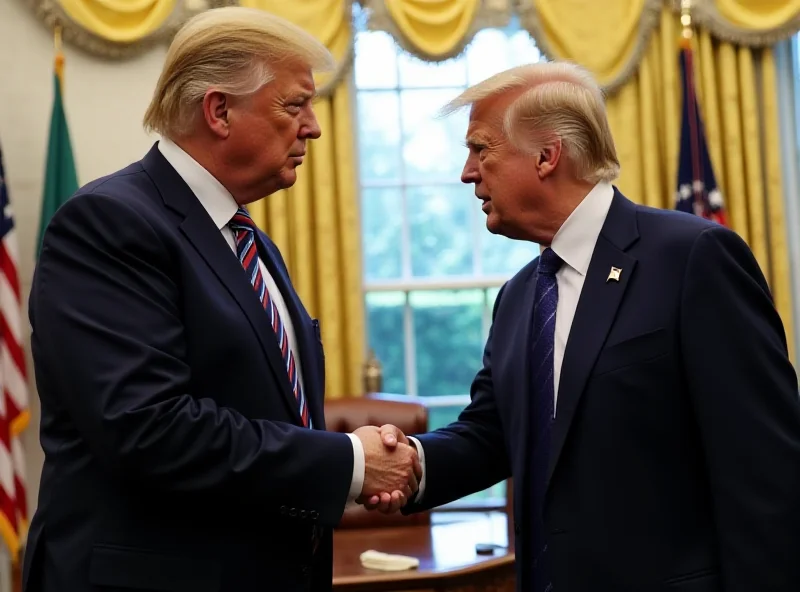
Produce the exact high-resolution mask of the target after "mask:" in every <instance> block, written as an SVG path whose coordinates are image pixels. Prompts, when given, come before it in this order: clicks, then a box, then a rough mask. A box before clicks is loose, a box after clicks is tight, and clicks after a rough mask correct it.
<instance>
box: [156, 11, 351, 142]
mask: <svg viewBox="0 0 800 592" xmlns="http://www.w3.org/2000/svg"><path fill="white" fill-rule="evenodd" d="M286 59H297V60H299V61H301V62H302V63H305V64H307V65H308V67H309V68H311V69H312V71H330V70H332V69H333V68H334V65H335V64H334V60H333V56H331V53H330V52H329V51H328V50H327V48H326V47H325V46H324V45H323V44H322V43H320V42H319V41H317V39H316V38H314V37H313V36H312V35H311V34H310V33H307V32H306V31H304V30H303V29H301V28H300V27H298V26H296V25H294V24H292V23H290V22H289V21H287V20H285V19H282V18H280V17H277V16H275V15H273V14H270V13H268V12H265V11H263V10H257V9H253V8H244V7H240V6H228V7H224V8H215V9H212V10H207V11H204V12H202V13H200V14H198V15H197V16H195V17H193V18H192V19H190V20H189V21H188V22H187V23H186V24H185V25H184V26H183V27H182V28H181V29H180V31H178V33H177V34H176V35H175V38H174V39H173V41H172V44H171V45H170V47H169V51H168V52H167V57H166V60H165V62H164V68H163V70H162V72H161V76H160V77H159V79H158V83H157V84H156V89H155V92H154V94H153V99H152V101H151V102H150V106H149V107H148V108H147V112H146V113H145V116H144V128H145V130H146V131H154V132H157V133H159V134H161V135H162V136H166V137H174V136H178V135H181V134H183V133H186V132H188V131H190V129H191V126H192V123H193V119H194V118H195V116H196V114H197V107H198V106H199V105H200V104H201V103H202V100H203V97H204V96H205V94H206V92H207V91H208V90H209V89H215V90H218V91H220V92H223V93H227V94H231V95H239V96H242V95H248V94H252V93H254V92H256V91H257V90H258V89H260V88H261V87H262V86H264V85H265V84H267V83H268V82H270V81H271V80H272V79H273V78H274V73H273V70H272V68H271V66H272V65H275V64H277V63H278V62H280V61H282V60H286Z"/></svg>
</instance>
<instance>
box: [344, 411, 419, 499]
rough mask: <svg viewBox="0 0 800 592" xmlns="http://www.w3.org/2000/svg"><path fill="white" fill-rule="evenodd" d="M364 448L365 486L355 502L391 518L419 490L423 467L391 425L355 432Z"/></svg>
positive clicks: (400, 433) (407, 442) (365, 428)
mask: <svg viewBox="0 0 800 592" xmlns="http://www.w3.org/2000/svg"><path fill="white" fill-rule="evenodd" d="M353 434H354V435H356V436H358V438H359V439H360V440H361V444H362V445H363V447H364V461H365V470H364V486H363V487H362V488H361V495H360V496H359V497H358V499H356V502H357V503H359V504H363V505H364V507H366V508H367V509H370V510H374V509H377V510H378V511H380V512H383V513H385V514H389V513H391V512H396V511H397V510H399V509H400V508H401V507H403V506H404V505H406V503H407V502H408V500H409V499H410V498H411V496H413V495H414V494H415V493H416V492H417V490H418V489H419V482H420V480H421V479H422V467H421V466H420V462H419V457H418V456H417V451H416V449H415V448H414V447H413V446H412V445H411V444H410V442H409V441H408V438H406V437H405V435H404V434H403V432H401V431H400V430H399V429H397V428H396V427H394V426H392V425H385V426H382V427H380V428H378V427H375V426H364V427H361V428H358V429H357V430H355V431H354V432H353Z"/></svg>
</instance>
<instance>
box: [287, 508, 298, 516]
mask: <svg viewBox="0 0 800 592" xmlns="http://www.w3.org/2000/svg"><path fill="white" fill-rule="evenodd" d="M289 516H291V517H292V518H294V517H295V516H297V508H292V509H291V510H289Z"/></svg>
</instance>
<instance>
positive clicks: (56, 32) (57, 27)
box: [53, 19, 63, 53]
mask: <svg viewBox="0 0 800 592" xmlns="http://www.w3.org/2000/svg"><path fill="white" fill-rule="evenodd" d="M62 30H63V28H62V26H61V21H60V20H59V19H56V22H55V24H54V25H53V47H55V50H56V53H61V47H62V39H61V32H62Z"/></svg>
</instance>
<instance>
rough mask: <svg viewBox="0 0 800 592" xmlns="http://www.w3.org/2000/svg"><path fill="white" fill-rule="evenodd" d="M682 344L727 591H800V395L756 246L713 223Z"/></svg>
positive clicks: (687, 292) (691, 288) (702, 241)
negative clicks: (699, 433) (758, 260)
mask: <svg viewBox="0 0 800 592" xmlns="http://www.w3.org/2000/svg"><path fill="white" fill-rule="evenodd" d="M680 331H681V345H682V349H683V361H684V367H685V370H686V377H685V378H686V381H687V383H688V386H689V392H690V393H691V397H692V401H693V405H694V408H695V412H696V416H697V419H698V424H699V427H700V432H701V438H702V442H703V446H704V449H705V450H704V452H705V456H706V461H707V465H708V471H709V478H710V484H711V492H712V499H713V507H714V518H715V523H716V527H717V531H718V540H719V545H720V549H719V553H720V569H721V574H722V580H723V586H722V588H723V589H724V590H725V591H726V592H745V591H750V590H759V591H760V592H786V591H788V590H800V561H798V557H797V553H798V549H800V494H799V492H800V402H799V401H798V386H797V376H796V374H795V371H794V369H793V367H792V364H791V362H790V361H789V358H788V354H787V347H786V337H785V334H784V330H783V325H782V323H781V319H780V317H779V316H778V313H777V312H776V310H775V307H774V305H773V302H772V299H771V295H770V292H769V288H768V287H767V283H766V281H765V279H764V277H763V275H762V273H761V271H760V269H759V267H758V264H757V262H756V260H755V258H754V257H753V255H752V253H751V252H750V249H749V248H748V247H747V245H746V244H745V243H744V241H743V240H742V239H741V238H739V236H738V235H736V234H735V233H733V232H731V231H729V230H727V229H724V228H722V227H719V228H711V229H708V230H706V231H705V232H704V233H703V234H701V235H700V236H699V237H698V239H697V240H696V243H695V245H694V247H693V250H692V252H691V254H690V256H689V260H688V266H687V270H686V276H685V283H684V289H683V294H682V301H681V311H680Z"/></svg>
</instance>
